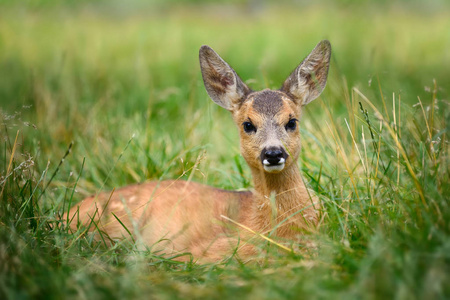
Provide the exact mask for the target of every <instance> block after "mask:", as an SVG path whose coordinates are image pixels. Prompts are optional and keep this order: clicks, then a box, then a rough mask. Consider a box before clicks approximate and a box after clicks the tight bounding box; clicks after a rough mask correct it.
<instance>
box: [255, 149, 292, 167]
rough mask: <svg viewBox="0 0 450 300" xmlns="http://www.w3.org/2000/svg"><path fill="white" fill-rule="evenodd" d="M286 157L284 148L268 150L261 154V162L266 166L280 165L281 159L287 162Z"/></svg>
mask: <svg viewBox="0 0 450 300" xmlns="http://www.w3.org/2000/svg"><path fill="white" fill-rule="evenodd" d="M286 157H287V154H286V152H285V151H284V149H282V148H268V149H264V150H263V151H262V152H261V162H262V163H263V164H264V165H267V164H269V165H278V164H279V163H280V162H281V159H284V160H286ZM283 162H284V161H283Z"/></svg>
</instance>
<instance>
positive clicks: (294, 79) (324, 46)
mask: <svg viewBox="0 0 450 300" xmlns="http://www.w3.org/2000/svg"><path fill="white" fill-rule="evenodd" d="M330 57H331V45H330V42H329V41H327V40H323V41H321V42H320V43H318V44H317V46H316V47H315V48H314V50H313V51H311V53H310V54H309V55H308V56H307V57H306V58H305V59H304V60H303V61H302V62H301V63H300V65H299V66H298V67H297V68H296V69H295V70H294V72H292V74H291V75H289V77H288V78H287V79H286V81H285V82H284V83H283V87H282V88H281V90H282V91H284V92H285V93H287V94H289V95H291V96H292V97H293V99H294V101H295V102H297V103H298V104H300V105H306V104H308V103H309V102H311V101H313V100H314V99H316V98H317V97H319V95H320V94H321V93H322V91H323V89H324V88H325V84H326V83H327V76H328V66H329V64H330Z"/></svg>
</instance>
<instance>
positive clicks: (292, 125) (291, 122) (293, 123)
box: [285, 119, 298, 130]
mask: <svg viewBox="0 0 450 300" xmlns="http://www.w3.org/2000/svg"><path fill="white" fill-rule="evenodd" d="M297 121H298V120H297V119H290V120H289V122H287V124H286V126H285V128H286V130H295V129H296V128H297Z"/></svg>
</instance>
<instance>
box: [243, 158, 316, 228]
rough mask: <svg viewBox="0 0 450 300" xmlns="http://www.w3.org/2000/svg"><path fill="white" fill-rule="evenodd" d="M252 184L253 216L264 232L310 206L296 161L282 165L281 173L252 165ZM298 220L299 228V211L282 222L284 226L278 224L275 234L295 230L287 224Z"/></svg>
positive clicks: (300, 221)
mask: <svg viewBox="0 0 450 300" xmlns="http://www.w3.org/2000/svg"><path fill="white" fill-rule="evenodd" d="M252 174H253V180H254V185H255V199H254V201H255V202H254V203H255V206H254V208H253V219H254V221H255V223H256V224H255V225H254V226H255V227H256V228H255V229H256V230H258V231H260V232H262V233H264V232H267V231H270V230H271V229H272V228H273V227H274V226H276V224H278V223H280V222H282V221H283V220H284V219H286V218H287V217H289V216H291V215H293V214H295V213H296V212H298V211H299V210H302V209H304V208H305V207H307V206H308V205H310V201H309V195H308V192H307V190H306V187H305V185H304V183H303V180H302V177H301V175H300V171H299V170H298V168H297V165H296V164H295V163H293V164H291V165H290V166H289V167H287V168H285V169H284V170H283V171H281V172H280V173H276V174H273V173H267V172H264V171H261V170H258V169H253V168H252ZM292 223H298V224H297V225H298V226H297V227H302V225H303V224H300V223H304V222H303V220H302V217H301V214H298V215H297V216H296V217H293V218H290V220H289V222H285V225H286V226H280V227H279V229H278V230H277V235H278V236H290V235H293V234H295V233H296V232H298V231H295V230H294V231H292V226H289V224H292Z"/></svg>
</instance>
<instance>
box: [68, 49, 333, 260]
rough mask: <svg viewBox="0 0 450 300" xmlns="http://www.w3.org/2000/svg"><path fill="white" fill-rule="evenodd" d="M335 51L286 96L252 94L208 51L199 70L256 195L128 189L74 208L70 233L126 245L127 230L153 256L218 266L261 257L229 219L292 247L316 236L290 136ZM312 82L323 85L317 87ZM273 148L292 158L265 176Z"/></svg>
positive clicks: (297, 77) (296, 136)
mask: <svg viewBox="0 0 450 300" xmlns="http://www.w3.org/2000/svg"><path fill="white" fill-rule="evenodd" d="M330 51H331V48H330V46H329V43H328V41H322V42H321V43H319V44H318V45H317V46H316V48H315V49H314V50H313V51H312V53H311V54H310V55H309V56H308V57H307V58H306V59H305V61H303V62H302V63H301V64H300V66H299V67H298V68H297V69H296V70H295V71H294V72H293V73H292V74H291V76H290V77H289V78H288V79H287V80H286V82H285V83H284V84H283V88H282V89H281V90H280V91H271V90H264V91H261V92H251V90H250V89H249V88H248V87H247V86H246V85H245V84H244V83H243V82H242V81H241V79H240V78H239V77H238V75H237V74H236V72H235V71H234V70H233V69H232V68H231V67H230V66H229V65H228V64H227V63H226V62H225V61H224V60H222V59H221V58H220V57H219V56H218V55H217V54H216V53H215V52H214V51H213V50H212V49H211V48H209V47H207V46H203V47H202V48H201V49H200V65H201V69H202V75H203V80H204V82H205V87H206V90H207V91H208V94H209V95H210V97H211V98H212V100H213V101H214V102H216V103H217V104H219V105H220V106H222V107H224V108H226V109H228V110H230V111H231V113H232V116H233V119H234V122H235V123H236V125H237V126H238V128H239V130H240V132H239V133H240V144H241V153H242V155H243V157H244V158H245V160H246V161H247V163H248V165H249V167H250V169H251V173H252V176H253V180H254V191H253V192H232V191H225V190H221V189H217V188H213V187H209V186H205V185H202V184H199V183H195V182H186V181H162V182H149V183H144V184H139V185H132V186H127V187H124V188H121V189H119V190H117V191H115V192H114V193H101V194H99V195H97V196H93V197H89V198H87V199H85V200H84V201H83V202H81V204H80V205H78V206H76V207H74V208H72V209H71V210H70V212H69V217H70V218H71V219H72V220H73V221H72V222H71V223H70V226H71V228H72V229H73V230H75V229H76V228H78V225H79V224H80V223H81V224H83V225H87V224H89V223H90V222H91V221H92V220H93V221H95V222H97V225H98V228H99V230H100V231H101V232H104V233H107V234H108V235H109V237H110V238H112V239H123V238H127V237H129V233H128V232H127V230H126V229H125V228H124V227H126V228H127V229H128V230H130V231H131V233H132V235H133V236H134V238H135V239H136V240H137V241H138V242H139V243H141V244H142V245H143V246H146V247H149V248H151V249H152V250H153V251H157V252H160V253H161V254H166V255H173V254H178V253H183V252H190V253H192V254H193V255H194V256H195V257H197V258H201V259H203V260H207V261H217V260H220V259H222V258H224V257H226V256H227V255H230V254H232V253H233V251H234V250H235V249H236V248H238V252H237V254H238V255H240V256H242V257H249V256H252V255H255V254H256V253H257V247H254V246H253V242H252V241H253V240H254V239H253V234H251V233H250V232H248V231H246V230H242V229H240V228H239V227H238V226H236V225H235V224H234V223H231V222H229V221H227V220H228V219H231V220H233V221H234V222H237V223H239V224H241V225H243V226H246V227H248V228H250V229H251V230H253V231H256V232H258V233H262V234H267V233H272V232H271V231H273V230H274V229H275V228H276V234H274V235H272V236H276V237H278V238H286V239H294V238H296V237H297V236H299V235H301V233H302V231H304V230H309V229H311V228H312V227H313V226H314V225H315V224H316V223H317V218H318V210H317V209H318V203H317V200H316V199H315V198H314V197H311V196H310V195H309V193H308V191H307V189H306V187H305V185H304V183H303V181H302V178H301V175H300V172H299V170H298V168H297V164H296V162H297V159H298V155H299V153H300V148H301V147H300V132H299V130H298V129H297V130H288V129H287V128H286V124H287V123H288V122H289V121H290V120H292V119H296V120H299V119H300V115H301V109H302V105H305V104H306V103H308V102H310V101H312V100H313V99H314V98H315V97H317V96H318V95H319V94H320V93H321V92H322V90H323V88H324V86H325V82H326V77H327V73H328V64H329V58H330ZM310 58H311V60H312V61H310V60H309V59H310ZM302 66H306V67H302ZM311 72H313V73H314V74H312V73H311ZM313 76H314V78H316V80H318V82H314V81H312V80H311V78H312V77H313ZM244 122H251V123H252V124H253V125H254V126H255V128H256V130H255V131H252V132H245V130H244V128H243V126H242V124H243V123H244ZM270 147H278V148H280V149H281V148H282V149H283V151H285V152H286V153H287V154H288V155H287V156H286V160H285V163H284V164H283V168H282V169H281V170H276V171H266V169H265V166H264V165H263V163H262V159H261V157H262V155H263V154H264V151H265V149H267V148H270ZM314 202H316V203H314ZM223 216H225V217H226V218H223ZM66 217H67V216H66ZM116 217H117V218H119V219H120V220H121V222H122V224H123V225H122V224H120V223H119V222H118V221H117V219H116ZM91 228H92V229H95V227H92V226H91ZM180 259H182V258H180Z"/></svg>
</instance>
